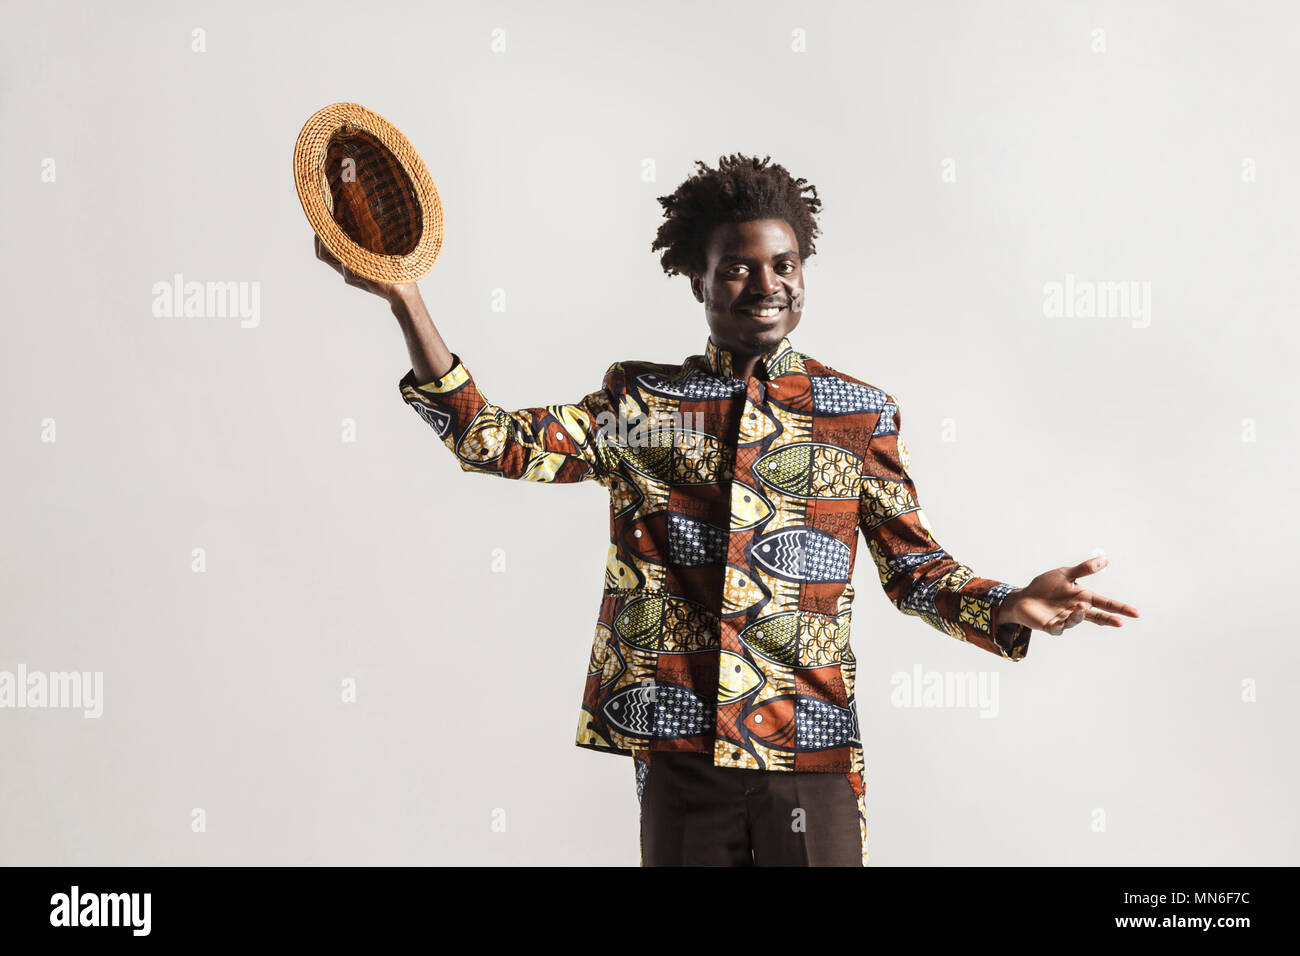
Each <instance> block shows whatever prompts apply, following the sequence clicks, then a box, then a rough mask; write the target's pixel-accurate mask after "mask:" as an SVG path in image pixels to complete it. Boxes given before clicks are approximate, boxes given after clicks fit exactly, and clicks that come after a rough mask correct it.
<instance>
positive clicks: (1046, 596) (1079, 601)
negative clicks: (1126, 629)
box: [1000, 555, 1138, 635]
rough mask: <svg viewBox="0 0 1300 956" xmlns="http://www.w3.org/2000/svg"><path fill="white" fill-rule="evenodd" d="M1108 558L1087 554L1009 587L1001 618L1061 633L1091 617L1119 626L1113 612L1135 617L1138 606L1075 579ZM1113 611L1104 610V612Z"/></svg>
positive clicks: (1004, 621) (1102, 622) (1107, 561)
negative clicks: (1022, 584)
mask: <svg viewBox="0 0 1300 956" xmlns="http://www.w3.org/2000/svg"><path fill="white" fill-rule="evenodd" d="M1108 564H1110V559H1109V558H1107V557H1106V556H1105V555H1102V556H1100V557H1096V558H1089V559H1088V560H1087V561H1084V562H1082V563H1080V564H1076V565H1075V566H1074V567H1072V568H1054V569H1052V570H1051V571H1044V572H1043V573H1042V574H1040V575H1038V577H1036V578H1034V579H1033V580H1032V581H1030V582H1029V584H1027V585H1026V586H1025V587H1023V588H1020V589H1019V590H1016V591H1012V592H1011V593H1010V594H1008V595H1007V596H1006V597H1005V598H1003V600H1002V609H1001V614H1000V621H1001V623H1003V624H1011V623H1014V624H1023V625H1025V626H1026V627H1029V628H1032V629H1034V630H1038V631H1046V632H1047V633H1048V634H1058V635H1059V634H1061V633H1063V632H1064V631H1065V630H1067V629H1068V628H1071V627H1074V626H1075V625H1076V624H1081V623H1083V622H1084V621H1092V623H1094V624H1101V625H1103V626H1105V627H1122V626H1123V623H1122V622H1121V621H1120V619H1119V618H1118V617H1116V616H1115V615H1116V614H1122V615H1124V616H1125V617H1137V616H1138V612H1137V608H1135V607H1133V606H1132V605H1129V604H1124V603H1122V602H1120V601H1116V600H1113V599H1112V598H1108V597H1103V596H1102V595H1100V594H1098V593H1097V592H1096V591H1091V590H1089V589H1088V588H1086V587H1084V586H1083V585H1082V584H1079V583H1078V582H1077V581H1076V579H1077V578H1082V577H1085V576H1087V575H1089V574H1095V573H1096V572H1097V571H1100V570H1101V569H1102V568H1104V567H1106V565H1108ZM1108 611H1109V612H1113V613H1109V614H1108V613H1106V612H1108Z"/></svg>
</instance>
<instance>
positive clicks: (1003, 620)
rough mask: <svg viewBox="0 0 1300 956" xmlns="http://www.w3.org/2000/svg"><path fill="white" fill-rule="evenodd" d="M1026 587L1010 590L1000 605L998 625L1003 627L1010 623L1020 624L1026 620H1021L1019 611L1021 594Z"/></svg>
mask: <svg viewBox="0 0 1300 956" xmlns="http://www.w3.org/2000/svg"><path fill="white" fill-rule="evenodd" d="M1023 592H1024V588H1016V589H1015V590H1014V591H1008V592H1007V595H1006V597H1004V598H1003V599H1002V603H1001V604H999V605H998V609H997V610H998V626H999V627H1002V626H1005V625H1008V624H1014V625H1020V624H1023V623H1024V622H1023V621H1021V620H1020V615H1019V613H1018V611H1019V608H1020V599H1021V595H1022V593H1023Z"/></svg>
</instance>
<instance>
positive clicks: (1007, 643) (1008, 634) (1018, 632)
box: [989, 588, 1034, 661]
mask: <svg viewBox="0 0 1300 956" xmlns="http://www.w3.org/2000/svg"><path fill="white" fill-rule="evenodd" d="M1014 590H1016V591H1019V590H1020V588H1014ZM1008 593H1010V592H1008ZM1005 599H1006V595H1005V594H1004V595H1003V596H1002V599H1000V600H999V601H998V603H997V604H994V605H993V606H992V608H990V609H989V610H990V616H989V631H990V633H991V634H992V637H993V643H994V644H996V645H997V647H998V652H999V653H1000V654H1001V655H1002V656H1003V657H1009V658H1011V659H1012V660H1013V661H1018V660H1022V659H1023V658H1024V656H1025V655H1026V654H1028V653H1029V638H1030V636H1031V635H1032V634H1033V633H1034V632H1033V629H1032V628H1029V627H1026V626H1025V625H1024V624H1012V623H1003V622H1002V620H1001V618H1002V601H1003V600H1005Z"/></svg>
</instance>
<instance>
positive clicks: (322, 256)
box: [315, 236, 347, 278]
mask: <svg viewBox="0 0 1300 956" xmlns="http://www.w3.org/2000/svg"><path fill="white" fill-rule="evenodd" d="M315 240H316V241H315V246H316V258H317V259H319V260H320V261H321V262H324V263H325V264H326V265H328V266H329V267H330V268H331V269H333V270H334V271H335V272H337V273H338V274H339V275H341V276H343V277H344V278H347V274H346V273H345V272H344V270H343V263H341V262H339V261H338V260H337V259H335V258H334V257H333V256H332V255H330V251H329V250H328V249H326V248H325V243H323V242H321V241H320V236H315Z"/></svg>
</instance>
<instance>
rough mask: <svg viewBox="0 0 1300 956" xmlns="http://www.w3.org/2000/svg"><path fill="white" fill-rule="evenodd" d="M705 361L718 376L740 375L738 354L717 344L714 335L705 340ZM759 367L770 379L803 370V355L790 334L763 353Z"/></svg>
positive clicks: (733, 376)
mask: <svg viewBox="0 0 1300 956" xmlns="http://www.w3.org/2000/svg"><path fill="white" fill-rule="evenodd" d="M704 362H705V366H706V367H707V368H708V370H709V371H710V372H712V373H713V374H714V375H715V376H717V377H718V378H738V377H739V376H738V375H736V371H735V370H736V365H737V364H739V363H738V362H737V360H736V356H735V355H734V354H733V353H732V352H730V351H728V350H727V349H724V348H722V347H721V346H719V345H715V344H714V342H713V337H712V336H709V338H708V339H707V340H706V341H705V345H704ZM759 367H760V368H761V369H762V370H763V371H764V372H766V373H767V376H766V377H767V378H769V379H772V378H776V377H778V376H780V375H787V374H789V373H790V372H802V371H803V356H801V355H800V354H799V353H798V352H796V351H795V350H794V346H792V345H791V344H790V338H789V336H785V337H783V338H782V339H781V341H780V342H778V343H777V344H776V345H774V346H773V347H772V348H771V349H770V350H769V351H767V352H764V353H763V355H762V357H761V359H760V360H759Z"/></svg>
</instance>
